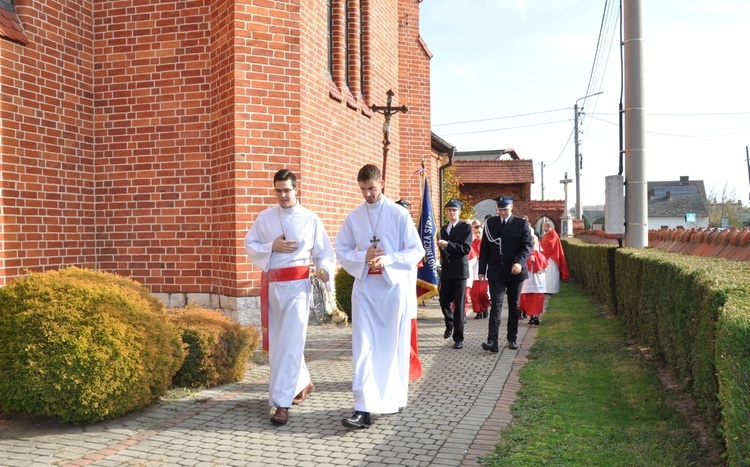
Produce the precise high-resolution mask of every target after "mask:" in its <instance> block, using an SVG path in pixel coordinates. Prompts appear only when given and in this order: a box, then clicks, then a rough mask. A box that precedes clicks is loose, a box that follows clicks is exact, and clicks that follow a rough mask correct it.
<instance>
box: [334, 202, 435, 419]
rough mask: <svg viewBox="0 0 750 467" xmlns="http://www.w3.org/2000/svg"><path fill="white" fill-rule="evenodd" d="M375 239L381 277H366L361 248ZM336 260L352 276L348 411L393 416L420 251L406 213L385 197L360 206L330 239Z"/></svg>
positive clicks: (401, 394) (405, 365)
mask: <svg viewBox="0 0 750 467" xmlns="http://www.w3.org/2000/svg"><path fill="white" fill-rule="evenodd" d="M373 236H376V237H377V238H378V239H379V241H378V247H380V248H383V249H384V256H383V257H382V258H383V264H384V266H385V270H384V271H383V273H382V274H368V271H369V268H368V266H367V264H366V260H365V255H366V250H367V249H368V248H369V247H370V241H371V239H372V237H373ZM335 243H336V257H337V258H338V261H339V263H340V264H341V266H342V267H343V268H344V269H346V271H347V272H348V273H349V274H351V275H352V276H354V279H355V281H354V287H353V289H352V353H353V359H354V379H353V381H352V392H353V393H354V410H358V411H362V412H374V413H394V412H397V411H398V409H399V408H401V407H405V406H406V402H407V396H408V391H409V349H410V347H409V341H410V334H411V320H410V317H409V312H410V308H412V307H413V306H414V304H413V302H414V300H413V298H414V297H415V294H416V290H415V282H414V280H413V274H414V272H415V268H416V266H417V264H418V263H419V261H420V260H421V259H422V258H424V248H423V247H422V242H421V241H420V239H419V234H418V233H417V229H416V227H415V226H414V222H413V221H412V219H411V217H410V216H409V213H408V212H407V211H406V210H405V209H404V208H402V207H401V206H399V205H397V204H396V203H394V202H393V201H391V200H389V199H387V198H386V197H385V196H383V197H382V198H381V200H380V201H378V202H377V203H373V204H368V203H366V202H365V203H362V204H361V205H360V206H359V207H357V208H356V209H354V211H352V212H351V213H350V214H349V215H348V216H347V217H346V220H345V221H344V224H343V225H342V226H341V229H340V230H339V232H338V234H337V235H336V242H335Z"/></svg>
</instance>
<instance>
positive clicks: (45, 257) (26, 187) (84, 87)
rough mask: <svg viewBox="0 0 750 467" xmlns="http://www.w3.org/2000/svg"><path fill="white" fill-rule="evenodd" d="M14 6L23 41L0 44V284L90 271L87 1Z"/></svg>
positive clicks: (22, 0)
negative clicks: (63, 270)
mask: <svg viewBox="0 0 750 467" xmlns="http://www.w3.org/2000/svg"><path fill="white" fill-rule="evenodd" d="M38 3H39V2H32V1H31V0H18V1H16V9H17V12H18V14H19V17H21V18H22V21H23V26H24V28H25V30H26V36H27V38H29V39H30V40H29V43H28V44H27V45H25V46H21V45H19V44H17V43H15V42H12V41H9V40H7V39H0V62H1V63H0V102H1V103H2V108H1V109H0V112H1V113H0V136H1V141H2V148H0V190H1V191H0V285H4V284H6V283H7V281H8V279H10V278H12V277H15V276H19V275H22V274H24V273H25V271H26V270H43V269H46V268H58V267H59V266H60V265H65V264H77V265H82V266H87V267H94V266H95V265H96V262H95V251H94V241H95V239H94V236H95V235H94V225H95V222H96V218H97V216H96V214H95V209H94V178H95V175H94V150H93V148H94V130H93V110H94V93H93V74H94V70H93V47H94V45H93V44H94V34H93V18H92V15H91V10H92V7H93V2H91V1H78V2H73V3H71V4H66V7H65V8H64V9H63V10H58V9H49V10H47V9H45V11H44V14H43V16H42V15H40V14H39V12H37V11H35V9H38V8H41V7H40V6H39V5H38Z"/></svg>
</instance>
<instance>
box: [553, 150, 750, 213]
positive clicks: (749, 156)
mask: <svg viewBox="0 0 750 467" xmlns="http://www.w3.org/2000/svg"><path fill="white" fill-rule="evenodd" d="M745 161H746V162H747V178H748V180H750V151H749V150H748V149H747V146H745ZM542 193H544V192H542ZM542 199H544V195H542ZM748 200H750V197H749V198H748Z"/></svg>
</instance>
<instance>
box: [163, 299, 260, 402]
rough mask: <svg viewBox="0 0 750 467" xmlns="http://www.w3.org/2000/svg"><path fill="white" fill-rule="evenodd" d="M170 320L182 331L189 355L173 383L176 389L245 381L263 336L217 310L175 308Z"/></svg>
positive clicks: (189, 307) (171, 312)
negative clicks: (249, 363) (249, 364)
mask: <svg viewBox="0 0 750 467" xmlns="http://www.w3.org/2000/svg"><path fill="white" fill-rule="evenodd" d="M169 318H170V320H171V321H172V322H173V323H174V324H175V325H176V326H177V327H178V328H179V330H180V332H181V334H182V341H183V342H184V343H185V344H186V345H187V347H188V354H187V357H185V361H184V363H183V364H182V368H180V371H178V372H177V374H176V375H175V377H174V379H173V380H172V381H173V383H174V385H175V386H183V387H203V388H205V387H212V386H217V385H219V384H226V383H231V382H236V381H242V380H243V379H244V378H245V371H246V370H247V364H248V360H249V358H250V355H252V353H253V352H255V350H256V349H257V348H258V344H259V343H260V334H259V333H258V331H257V330H256V329H255V328H254V327H252V326H248V327H244V326H242V325H241V324H239V323H234V322H232V321H231V320H230V319H229V318H227V317H225V316H223V315H221V313H220V312H218V311H214V310H206V309H205V308H200V307H197V306H193V305H189V306H187V307H185V308H182V309H174V310H171V311H170V313H169Z"/></svg>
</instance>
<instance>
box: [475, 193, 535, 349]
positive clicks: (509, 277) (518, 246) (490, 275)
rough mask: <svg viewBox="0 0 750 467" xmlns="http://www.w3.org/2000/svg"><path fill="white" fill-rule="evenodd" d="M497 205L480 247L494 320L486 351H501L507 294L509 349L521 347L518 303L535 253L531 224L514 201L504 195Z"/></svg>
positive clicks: (480, 267)
mask: <svg viewBox="0 0 750 467" xmlns="http://www.w3.org/2000/svg"><path fill="white" fill-rule="evenodd" d="M495 201H496V202H497V213H498V215H497V216H494V217H491V218H489V219H487V222H486V223H485V225H484V235H483V236H482V244H481V246H480V247H479V279H480V280H482V279H483V278H484V277H485V275H486V277H487V279H489V285H490V319H489V331H488V333H487V342H483V343H482V348H483V349H484V350H489V351H491V352H493V353H497V352H499V351H500V349H499V345H498V333H499V331H500V311H501V310H502V307H503V295H504V294H505V293H507V294H508V348H510V349H512V350H515V349H517V348H518V344H517V343H516V337H517V336H518V314H519V310H518V300H519V299H520V296H521V285H522V284H523V281H524V280H525V279H527V278H528V276H529V273H528V271H527V270H526V260H527V259H529V255H531V251H532V247H533V244H532V240H531V229H530V228H529V221H527V220H526V219H523V218H521V217H517V216H514V215H513V198H512V197H510V196H501V197H499V198H497V199H496V200H495Z"/></svg>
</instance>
